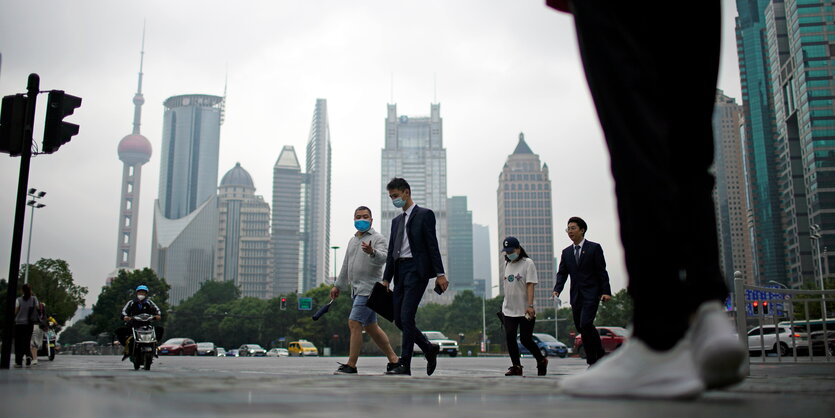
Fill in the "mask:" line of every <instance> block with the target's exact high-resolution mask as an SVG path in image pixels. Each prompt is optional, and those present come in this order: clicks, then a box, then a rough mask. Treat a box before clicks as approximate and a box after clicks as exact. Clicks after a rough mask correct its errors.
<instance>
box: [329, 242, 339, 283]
mask: <svg viewBox="0 0 835 418" xmlns="http://www.w3.org/2000/svg"><path fill="white" fill-rule="evenodd" d="M331 249H332V250H333V283H334V284H336V250H338V249H339V246H338V245H334V246H333V247H331Z"/></svg>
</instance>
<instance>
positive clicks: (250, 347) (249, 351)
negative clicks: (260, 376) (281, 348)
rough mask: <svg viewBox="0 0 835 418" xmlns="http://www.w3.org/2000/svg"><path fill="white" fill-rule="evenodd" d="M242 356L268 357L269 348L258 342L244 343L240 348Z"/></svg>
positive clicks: (239, 351)
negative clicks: (265, 348)
mask: <svg viewBox="0 0 835 418" xmlns="http://www.w3.org/2000/svg"><path fill="white" fill-rule="evenodd" d="M238 353H239V355H240V356H241V357H266V355H267V350H264V347H261V346H260V345H258V344H244V345H242V346H241V347H240V348H238Z"/></svg>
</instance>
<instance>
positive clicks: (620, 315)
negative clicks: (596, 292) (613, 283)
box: [594, 289, 633, 327]
mask: <svg viewBox="0 0 835 418" xmlns="http://www.w3.org/2000/svg"><path fill="white" fill-rule="evenodd" d="M632 311H633V308H632V297H631V296H629V294H628V293H627V292H626V289H621V290H620V291H619V292H617V293H615V294H614V295H613V296H612V299H611V300H609V301H608V302H605V303H603V302H601V303H600V309H599V310H598V311H597V317H596V318H595V320H594V324H595V325H608V326H611V327H626V325H627V324H629V322H630V321H632Z"/></svg>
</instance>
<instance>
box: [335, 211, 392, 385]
mask: <svg viewBox="0 0 835 418" xmlns="http://www.w3.org/2000/svg"><path fill="white" fill-rule="evenodd" d="M373 223H374V218H372V216H371V209H369V208H368V207H366V206H360V207H358V208H357V209H356V210H355V211H354V227H355V228H356V230H357V232H356V233H355V234H354V236H352V237H351V240H350V241H348V246H347V247H346V248H345V259H344V260H343V261H342V269H341V270H340V272H339V276H338V277H337V278H336V283H335V284H334V286H333V288H331V299H336V298H337V297H339V295H340V293H341V290H350V291H351V299H352V307H351V314H350V315H348V329H350V330H351V342H350V348H349V349H348V362H347V363H345V364H341V365H340V366H339V368H338V369H337V370H336V372H335V373H334V374H356V373H357V360H358V359H359V356H360V349H361V348H362V331H363V330H365V332H366V333H367V334H368V335H369V336H371V339H372V340H374V343H375V344H377V347H379V348H380V350H381V351H382V352H383V354H385V356H386V357H387V358H388V361H389V362H388V366H387V367H386V371H389V370H392V369H394V368H395V367H397V366H398V361H399V360H400V359H399V358H397V354H394V350H393V349H392V348H391V344H390V343H389V337H388V335H386V333H385V331H383V329H382V328H380V326H379V325H378V324H377V314H376V313H374V311H372V310H371V308H369V307H368V306H366V303H367V302H368V297H369V296H370V295H371V290H372V289H374V285H375V284H376V283H377V282H378V281H380V278H381V277H382V275H383V265H385V264H386V256H387V254H388V241H387V240H386V237H384V236H382V235H381V234H380V233H379V232H377V231H375V230H374V228H372V227H371V225H372V224H373Z"/></svg>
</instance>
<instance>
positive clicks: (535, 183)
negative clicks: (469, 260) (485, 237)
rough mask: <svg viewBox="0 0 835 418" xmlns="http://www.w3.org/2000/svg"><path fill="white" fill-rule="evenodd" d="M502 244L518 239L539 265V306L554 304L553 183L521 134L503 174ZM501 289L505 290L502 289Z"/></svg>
mask: <svg viewBox="0 0 835 418" xmlns="http://www.w3.org/2000/svg"><path fill="white" fill-rule="evenodd" d="M497 194H498V204H499V231H498V242H502V240H504V238H505V237H507V236H514V237H516V238H517V239H519V243H520V244H521V245H522V247H523V248H525V252H527V253H528V255H529V256H530V258H531V260H533V262H534V264H535V265H536V272H537V276H538V279H539V284H538V285H537V286H536V291H535V293H534V301H535V304H536V305H537V306H538V307H552V306H553V305H554V302H553V299H552V296H551V292H552V291H553V289H554V284H555V283H554V228H553V225H554V220H553V215H552V209H551V208H552V206H551V180H550V179H549V178H548V164H541V163H540V160H539V155H537V154H534V153H533V151H531V148H530V147H529V146H528V144H527V143H526V142H525V135H524V134H522V133H520V134H519V143H518V144H517V145H516V149H515V150H513V154H511V155H509V156H508V157H507V161H506V162H505V164H504V167H503V168H502V172H501V174H499V189H498V190H497ZM504 265H505V260H504V257H500V258H499V271H501V272H504ZM499 289H501V287H500V288H499Z"/></svg>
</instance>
